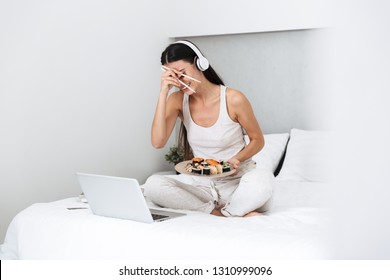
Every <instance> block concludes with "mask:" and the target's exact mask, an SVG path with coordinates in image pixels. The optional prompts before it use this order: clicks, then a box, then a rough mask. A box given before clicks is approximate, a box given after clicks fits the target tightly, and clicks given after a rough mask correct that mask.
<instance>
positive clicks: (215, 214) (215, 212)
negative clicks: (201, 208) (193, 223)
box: [210, 209, 225, 217]
mask: <svg viewBox="0 0 390 280" xmlns="http://www.w3.org/2000/svg"><path fill="white" fill-rule="evenodd" d="M210 214H211V215H214V216H219V217H225V216H224V215H223V214H222V213H221V210H219V209H214V210H213V211H211V213H210Z"/></svg>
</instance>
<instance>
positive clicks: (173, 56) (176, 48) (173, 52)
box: [161, 42, 224, 160]
mask: <svg viewBox="0 0 390 280" xmlns="http://www.w3.org/2000/svg"><path fill="white" fill-rule="evenodd" d="M191 43H192V42H191ZM192 44H194V43H192ZM194 45H195V44H194ZM196 58H197V55H196V53H195V52H194V51H193V49H191V48H190V47H189V46H187V45H185V44H182V43H173V44H170V45H169V46H168V47H167V48H166V49H165V50H164V51H163V52H162V54H161V64H162V65H164V64H167V63H170V62H174V61H178V60H184V61H186V62H188V63H191V64H194V61H195V59H196ZM203 75H204V76H205V77H206V79H207V80H208V81H209V82H211V83H213V84H216V85H224V82H223V81H222V79H221V77H219V75H218V74H217V72H215V70H214V69H213V68H212V67H211V66H209V68H208V69H207V70H205V71H203ZM178 147H179V149H182V150H183V153H184V159H185V160H189V159H191V158H192V157H193V154H192V150H191V147H190V145H189V143H188V139H187V130H186V128H185V126H184V124H183V122H181V124H180V131H179V139H178Z"/></svg>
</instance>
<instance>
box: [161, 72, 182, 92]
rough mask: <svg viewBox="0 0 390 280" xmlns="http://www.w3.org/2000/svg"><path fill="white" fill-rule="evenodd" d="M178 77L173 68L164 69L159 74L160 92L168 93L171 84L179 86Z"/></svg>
mask: <svg viewBox="0 0 390 280" xmlns="http://www.w3.org/2000/svg"><path fill="white" fill-rule="evenodd" d="M178 79H179V78H178V76H177V74H176V73H175V72H174V71H173V70H171V69H166V70H165V71H164V73H162V74H161V85H160V93H164V94H168V92H169V91H170V90H171V88H172V87H173V86H175V87H178V88H180V83H179V81H178Z"/></svg>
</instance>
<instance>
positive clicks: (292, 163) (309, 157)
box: [277, 128, 332, 182]
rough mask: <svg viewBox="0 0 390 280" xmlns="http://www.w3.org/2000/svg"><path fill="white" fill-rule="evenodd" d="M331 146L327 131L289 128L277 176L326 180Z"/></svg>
mask: <svg viewBox="0 0 390 280" xmlns="http://www.w3.org/2000/svg"><path fill="white" fill-rule="evenodd" d="M331 146H332V145H331V133H330V132H328V131H318V130H300V129H296V128H293V129H291V133H290V141H289V142H288V145H287V151H286V156H285V158H284V162H283V165H282V169H281V170H280V172H279V174H278V176H277V178H278V179H283V180H292V181H315V182H327V181H328V177H329V166H330V152H331Z"/></svg>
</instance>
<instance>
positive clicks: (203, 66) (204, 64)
mask: <svg viewBox="0 0 390 280" xmlns="http://www.w3.org/2000/svg"><path fill="white" fill-rule="evenodd" d="M175 44H183V45H186V46H188V47H190V48H191V49H192V50H193V51H194V52H195V54H196V55H197V56H198V58H197V59H196V66H197V67H198V69H199V70H200V71H206V70H207V69H208V68H209V66H210V63H209V61H208V60H207V58H206V57H204V56H203V54H202V53H201V52H200V50H199V49H198V48H197V47H196V46H195V45H194V44H193V43H191V42H189V41H177V42H175Z"/></svg>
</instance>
